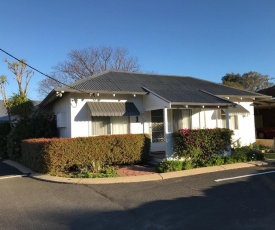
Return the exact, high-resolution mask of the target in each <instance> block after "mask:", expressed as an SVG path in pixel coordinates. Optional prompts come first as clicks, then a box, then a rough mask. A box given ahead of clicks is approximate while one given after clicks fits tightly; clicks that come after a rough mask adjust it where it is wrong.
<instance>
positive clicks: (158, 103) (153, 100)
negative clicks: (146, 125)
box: [143, 93, 170, 111]
mask: <svg viewBox="0 0 275 230" xmlns="http://www.w3.org/2000/svg"><path fill="white" fill-rule="evenodd" d="M163 108H170V104H169V103H168V102H166V101H164V100H162V99H161V98H159V97H157V96H155V95H154V94H152V93H149V94H147V95H144V96H143V109H144V111H151V110H157V109H163Z"/></svg>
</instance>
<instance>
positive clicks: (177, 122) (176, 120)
mask: <svg viewBox="0 0 275 230" xmlns="http://www.w3.org/2000/svg"><path fill="white" fill-rule="evenodd" d="M173 128H174V131H178V130H179V129H190V128H191V109H174V110H173Z"/></svg>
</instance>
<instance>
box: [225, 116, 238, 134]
mask: <svg viewBox="0 0 275 230" xmlns="http://www.w3.org/2000/svg"><path fill="white" fill-rule="evenodd" d="M221 118H222V127H223V128H226V115H225V114H224V113H222V114H221ZM229 128H230V129H231V130H238V129H239V121H238V115H229Z"/></svg>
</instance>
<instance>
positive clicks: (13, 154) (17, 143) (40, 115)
mask: <svg viewBox="0 0 275 230" xmlns="http://www.w3.org/2000/svg"><path fill="white" fill-rule="evenodd" d="M56 136H57V128H56V118H55V116H54V114H50V113H47V112H45V111H41V110H39V109H37V110H35V111H34V112H33V113H32V116H30V117H25V118H24V119H21V120H19V121H18V122H17V123H16V124H15V127H14V128H13V129H12V130H11V131H10V133H9V135H8V149H7V150H8V155H9V158H11V159H13V160H20V158H21V141H22V140H24V139H28V138H39V137H44V138H51V137H56Z"/></svg>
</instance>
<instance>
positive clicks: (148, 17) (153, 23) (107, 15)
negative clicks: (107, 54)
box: [0, 0, 275, 99]
mask: <svg viewBox="0 0 275 230" xmlns="http://www.w3.org/2000/svg"><path fill="white" fill-rule="evenodd" d="M0 8H1V29H0V48H1V49H4V50H6V51H7V52H9V53H11V54H13V55H14V56H16V57H18V58H24V59H26V60H27V62H28V63H29V64H30V65H32V66H34V67H35V68H37V69H39V70H40V71H42V72H45V73H50V72H51V67H52V66H54V65H56V64H57V63H58V62H62V61H65V60H66V55H67V54H68V52H69V51H71V50H72V49H82V48H87V47H89V46H95V47H98V46H102V45H106V46H112V47H124V48H127V49H128V50H129V53H130V54H131V55H133V56H136V57H138V59H139V62H140V64H141V70H142V71H145V72H155V73H159V74H173V75H182V76H193V77H197V78H201V79H206V80H210V81H214V82H221V77H222V76H224V75H225V74H226V73H231V72H234V73H241V74H242V73H245V72H248V71H257V72H259V73H262V74H267V75H269V76H270V77H271V78H274V77H275V1H274V0H222V1H221V0H192V1H190V0H173V1H171V0H135V1H131V0H86V1H84V0H58V1H56V0H43V1H42V0H40V1H37V0H24V1H22V0H2V1H0ZM7 57H8V56H7V55H6V54H3V53H0V75H2V74H4V75H7V76H8V77H10V78H13V76H12V74H11V73H10V72H9V71H8V70H7V65H6V63H4V62H3V60H4V58H7ZM9 60H12V59H11V58H9ZM43 78H44V77H43V76H42V75H40V74H39V73H35V75H34V77H33V79H32V81H31V85H30V89H29V97H30V98H31V99H43V98H41V97H40V96H39V94H38V93H37V91H36V90H37V88H38V82H39V81H40V80H42V79H43ZM7 87H8V95H11V94H12V92H14V93H16V92H17V88H16V84H15V81H14V80H12V79H10V80H9V85H8V86H7Z"/></svg>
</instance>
